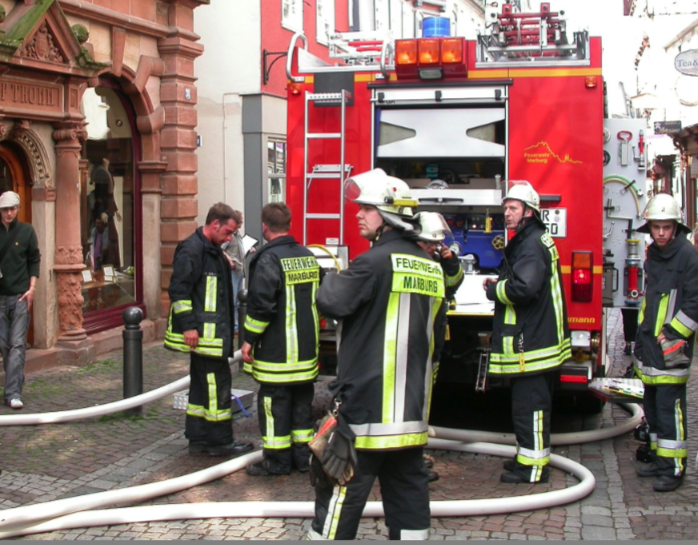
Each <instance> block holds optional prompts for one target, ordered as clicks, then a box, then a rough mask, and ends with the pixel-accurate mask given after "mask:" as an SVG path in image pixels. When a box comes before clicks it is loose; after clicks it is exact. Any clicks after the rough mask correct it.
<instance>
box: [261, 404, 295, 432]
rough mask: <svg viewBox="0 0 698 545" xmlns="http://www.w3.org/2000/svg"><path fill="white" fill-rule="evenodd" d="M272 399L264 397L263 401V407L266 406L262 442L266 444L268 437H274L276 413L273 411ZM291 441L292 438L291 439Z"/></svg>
mask: <svg viewBox="0 0 698 545" xmlns="http://www.w3.org/2000/svg"><path fill="white" fill-rule="evenodd" d="M271 404H272V398H271V397H269V396H264V399H263V400H262V405H263V406H264V423H265V424H266V425H265V426H264V428H265V432H266V433H265V434H264V436H263V437H262V440H263V441H264V442H266V438H267V437H274V413H272V410H271ZM289 441H290V438H289Z"/></svg>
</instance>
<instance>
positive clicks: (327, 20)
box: [316, 0, 335, 45]
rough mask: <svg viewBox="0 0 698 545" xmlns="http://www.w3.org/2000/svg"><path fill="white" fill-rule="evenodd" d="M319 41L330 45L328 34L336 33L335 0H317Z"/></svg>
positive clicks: (317, 38)
mask: <svg viewBox="0 0 698 545" xmlns="http://www.w3.org/2000/svg"><path fill="white" fill-rule="evenodd" d="M316 22H317V24H316V29H317V35H316V40H317V43H319V44H323V45H328V44H329V40H328V36H329V35H331V34H334V31H335V18H334V0H317V7H316Z"/></svg>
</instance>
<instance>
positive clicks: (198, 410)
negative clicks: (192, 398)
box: [187, 403, 204, 418]
mask: <svg viewBox="0 0 698 545" xmlns="http://www.w3.org/2000/svg"><path fill="white" fill-rule="evenodd" d="M187 414H188V415H189V416H196V417H199V418H203V417H204V408H203V406H201V405H192V404H191V403H189V404H187Z"/></svg>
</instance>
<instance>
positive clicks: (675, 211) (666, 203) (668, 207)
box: [637, 193, 691, 233]
mask: <svg viewBox="0 0 698 545" xmlns="http://www.w3.org/2000/svg"><path fill="white" fill-rule="evenodd" d="M642 219H644V220H645V224H644V225H643V226H641V227H639V228H638V229H637V230H638V231H639V232H640V233H649V232H650V222H651V221H668V220H671V221H675V222H676V226H677V228H676V230H677V232H680V231H683V232H684V233H690V232H691V230H690V229H689V227H688V226H687V225H686V224H685V223H683V214H682V213H681V207H680V206H679V203H678V202H676V199H675V198H674V197H672V196H671V195H669V194H668V193H657V194H656V195H655V196H654V197H652V198H651V199H650V201H649V202H648V203H647V206H645V210H644V211H643V212H642Z"/></svg>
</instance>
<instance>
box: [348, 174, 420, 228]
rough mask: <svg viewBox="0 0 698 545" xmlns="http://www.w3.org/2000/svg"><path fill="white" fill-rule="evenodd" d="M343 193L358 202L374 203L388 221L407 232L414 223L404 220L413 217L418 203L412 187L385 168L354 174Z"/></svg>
mask: <svg viewBox="0 0 698 545" xmlns="http://www.w3.org/2000/svg"><path fill="white" fill-rule="evenodd" d="M344 196H345V198H347V199H349V200H350V201H353V202H355V203H358V204H368V205H372V206H375V207H376V208H377V209H378V212H379V213H380V215H381V216H382V218H383V219H384V220H385V222H386V223H387V224H389V225H392V226H393V227H396V228H398V229H402V230H405V231H411V230H414V225H412V224H410V223H408V222H405V221H403V218H404V219H413V218H414V208H416V207H417V205H418V204H419V203H418V202H417V201H416V200H414V199H413V198H412V196H411V194H410V188H409V186H408V185H407V184H406V183H405V182H403V181H402V180H400V179H399V178H395V177H393V176H388V175H387V174H386V173H385V171H384V170H383V169H380V168H374V169H373V170H369V171H367V172H363V173H361V174H357V175H356V176H352V177H351V178H349V179H347V181H346V182H344Z"/></svg>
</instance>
